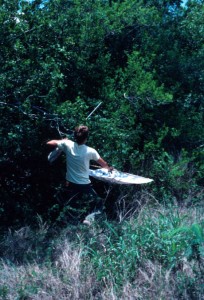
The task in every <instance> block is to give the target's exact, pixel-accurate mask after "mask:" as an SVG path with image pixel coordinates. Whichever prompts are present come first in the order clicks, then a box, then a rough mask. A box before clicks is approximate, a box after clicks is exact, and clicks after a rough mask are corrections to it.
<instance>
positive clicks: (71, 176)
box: [58, 140, 100, 184]
mask: <svg viewBox="0 0 204 300" xmlns="http://www.w3.org/2000/svg"><path fill="white" fill-rule="evenodd" d="M58 147H59V149H61V150H62V151H63V152H64V153H65V154H66V167H67V173H66V180H67V181H69V182H73V183H76V184H89V183H90V179H89V165H90V161H91V160H95V161H97V160H98V159H99V158H100V156H99V154H98V152H97V151H96V150H95V149H93V148H91V147H88V146H87V145H85V144H82V145H79V144H77V143H76V142H73V141H71V140H62V141H61V142H59V143H58Z"/></svg>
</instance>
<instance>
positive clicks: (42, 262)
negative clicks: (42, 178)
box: [0, 203, 204, 300]
mask: <svg viewBox="0 0 204 300" xmlns="http://www.w3.org/2000/svg"><path fill="white" fill-rule="evenodd" d="M203 212H204V208H203V207H192V208H185V207H184V208H178V207H173V206H172V207H164V206H163V205H161V204H158V203H157V204H154V205H151V206H150V205H144V206H142V207H140V209H138V211H136V212H135V213H134V214H133V215H132V216H131V217H130V218H129V219H128V220H123V221H122V222H120V223H117V222H108V221H101V222H100V224H98V223H97V224H95V225H94V226H92V227H85V226H82V225H78V226H67V227H66V228H65V227H64V228H57V227H55V228H53V227H52V226H48V225H47V224H46V223H43V221H42V219H41V218H39V222H38V227H37V228H35V229H33V228H31V227H28V226H27V227H23V228H21V229H18V230H13V229H10V230H8V231H7V232H4V234H2V236H1V244H0V250H1V257H2V259H1V261H0V299H6V300H8V299H9V300H10V299H12V300H13V299H19V300H23V299H38V300H43V299H62V300H63V299H121V300H122V299H149V300H150V299H151V300H152V299H155V300H156V299H172V300H176V299H178V300H179V299H189V300H192V299H195V300H201V299H203V295H204V287H203V278H204V231H203V228H204V226H203V225H204V218H203Z"/></svg>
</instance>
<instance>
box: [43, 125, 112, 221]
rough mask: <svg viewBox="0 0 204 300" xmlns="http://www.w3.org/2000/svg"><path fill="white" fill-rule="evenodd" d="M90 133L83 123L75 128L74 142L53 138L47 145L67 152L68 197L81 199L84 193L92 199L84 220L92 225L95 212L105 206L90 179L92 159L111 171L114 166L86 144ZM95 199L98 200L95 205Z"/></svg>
mask: <svg viewBox="0 0 204 300" xmlns="http://www.w3.org/2000/svg"><path fill="white" fill-rule="evenodd" d="M88 133H89V132H88V127H87V126H83V125H81V126H79V127H76V128H75V131H74V139H75V141H74V142H73V141H71V140H69V139H63V140H51V141H49V142H47V145H51V146H54V147H58V148H59V149H60V150H62V151H63V152H64V153H65V154H66V187H67V197H68V198H69V199H73V201H74V199H75V198H76V196H77V197H78V199H79V198H82V196H83V195H86V196H88V201H90V199H91V201H90V203H91V205H90V207H89V208H88V209H87V211H88V213H89V215H88V216H87V217H86V218H85V220H84V221H83V223H84V224H87V225H90V224H91V222H90V221H91V217H93V218H94V217H95V214H98V213H101V211H102V206H103V205H102V201H101V199H100V200H99V199H98V198H99V197H98V196H97V195H96V192H95V191H94V190H93V188H92V187H91V181H90V179H89V166H90V161H91V160H94V161H96V162H97V163H98V164H99V165H100V166H101V167H103V168H106V169H108V170H109V171H111V170H112V167H109V165H108V164H107V162H106V161H104V160H103V159H102V158H101V157H100V155H99V154H98V152H97V151H96V150H95V149H93V148H91V147H88V146H87V145H86V142H87V139H88ZM94 198H95V199H94ZM94 200H95V202H97V203H95V205H94ZM96 200H98V201H96ZM73 201H72V202H73ZM79 201H80V199H79ZM90 212H92V214H90ZM90 216H91V217H90Z"/></svg>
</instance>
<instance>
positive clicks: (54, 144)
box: [47, 139, 67, 147]
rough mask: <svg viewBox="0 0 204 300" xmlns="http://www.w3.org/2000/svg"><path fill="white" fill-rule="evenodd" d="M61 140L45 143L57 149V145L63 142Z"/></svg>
mask: <svg viewBox="0 0 204 300" xmlns="http://www.w3.org/2000/svg"><path fill="white" fill-rule="evenodd" d="M63 140H67V139H63ZM63 140H51V141H49V142H47V145H49V146H53V147H57V146H58V143H59V142H61V141H63Z"/></svg>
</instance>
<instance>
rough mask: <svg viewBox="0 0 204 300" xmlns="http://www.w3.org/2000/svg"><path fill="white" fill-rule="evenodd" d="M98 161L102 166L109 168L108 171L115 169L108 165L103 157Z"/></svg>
mask: <svg viewBox="0 0 204 300" xmlns="http://www.w3.org/2000/svg"><path fill="white" fill-rule="evenodd" d="M97 163H98V164H99V165H100V166H101V167H102V168H105V169H108V171H112V170H113V167H110V166H109V165H108V163H107V162H106V161H105V160H103V159H102V158H101V157H100V158H99V159H98V160H97Z"/></svg>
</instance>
